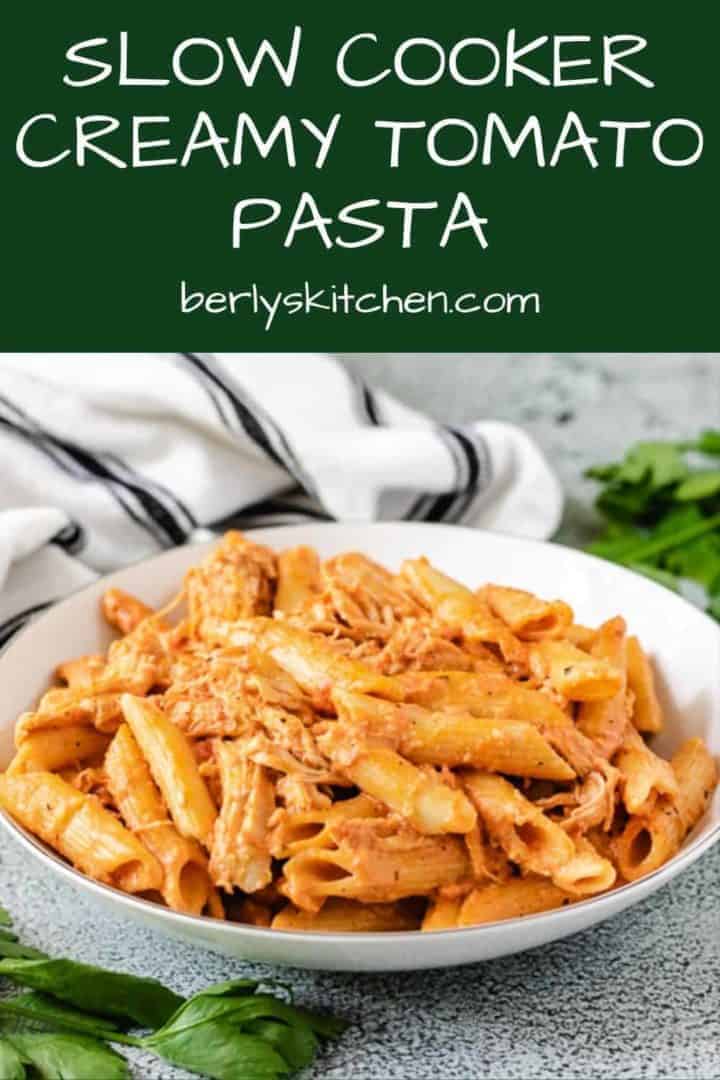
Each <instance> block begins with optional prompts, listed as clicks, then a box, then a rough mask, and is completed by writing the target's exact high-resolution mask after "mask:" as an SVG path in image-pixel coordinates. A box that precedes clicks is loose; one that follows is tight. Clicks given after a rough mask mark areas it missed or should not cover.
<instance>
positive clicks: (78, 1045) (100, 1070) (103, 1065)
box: [6, 1032, 130, 1080]
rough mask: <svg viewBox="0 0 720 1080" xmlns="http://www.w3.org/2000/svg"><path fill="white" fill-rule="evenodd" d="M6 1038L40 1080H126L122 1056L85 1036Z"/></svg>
mask: <svg viewBox="0 0 720 1080" xmlns="http://www.w3.org/2000/svg"><path fill="white" fill-rule="evenodd" d="M6 1039H7V1041H8V1042H9V1043H10V1045H11V1046H12V1047H13V1049H14V1050H15V1051H16V1053H17V1054H19V1056H20V1058H21V1059H22V1061H24V1062H25V1063H26V1064H28V1065H31V1066H32V1067H33V1068H34V1069H36V1070H37V1072H38V1073H39V1074H40V1076H41V1077H42V1078H43V1080H129V1077H130V1070H129V1069H128V1064H127V1062H126V1060H125V1058H124V1057H121V1056H120V1054H118V1053H116V1052H115V1051H114V1050H111V1049H110V1047H109V1046H105V1045H104V1043H101V1042H99V1041H98V1040H97V1039H90V1038H88V1037H87V1036H86V1035H59V1034H50V1033H38V1032H33V1033H30V1034H20V1035H8V1036H6Z"/></svg>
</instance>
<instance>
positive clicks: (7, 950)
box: [0, 938, 47, 960]
mask: <svg viewBox="0 0 720 1080" xmlns="http://www.w3.org/2000/svg"><path fill="white" fill-rule="evenodd" d="M0 956H6V957H8V958H10V959H12V960H45V959H47V954H46V953H44V952H40V950H39V949H33V948H31V947H30V946H29V945H20V944H19V943H18V942H17V941H9V940H7V939H5V938H0Z"/></svg>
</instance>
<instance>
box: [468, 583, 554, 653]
mask: <svg viewBox="0 0 720 1080" xmlns="http://www.w3.org/2000/svg"><path fill="white" fill-rule="evenodd" d="M479 595H480V596H481V597H482V598H483V599H484V600H486V601H487V603H488V604H489V605H490V610H491V611H492V612H493V614H494V615H497V616H498V617H499V618H500V619H502V621H503V622H504V623H506V625H507V626H509V627H510V629H511V630H512V632H513V634H516V635H517V636H518V637H519V638H521V639H522V640H523V641H541V640H543V639H545V638H557V637H561V636H562V635H563V634H564V633H565V632H566V631H567V629H568V627H569V626H570V625H571V623H572V621H573V611H572V608H571V607H569V606H568V605H567V604H565V603H564V602H563V601H562V600H552V601H549V600H541V599H540V598H539V597H537V596H534V595H533V594H532V593H529V592H525V591H524V590H523V589H509V588H507V586H504V585H486V586H485V588H484V589H481V590H479Z"/></svg>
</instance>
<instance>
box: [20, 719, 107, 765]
mask: <svg viewBox="0 0 720 1080" xmlns="http://www.w3.org/2000/svg"><path fill="white" fill-rule="evenodd" d="M109 742H110V736H109V735H105V734H103V733H102V732H100V731H96V730H95V728H92V727H86V726H85V725H84V724H70V725H68V726H67V727H59V728H51V729H50V730H47V731H43V730H39V731H33V732H30V734H29V735H28V736H27V738H25V739H23V741H22V742H21V744H20V747H19V749H18V751H17V753H16V754H15V757H14V758H13V759H12V761H11V762H10V764H9V766H8V770H7V771H8V774H9V775H17V774H18V773H24V772H60V771H62V770H63V769H69V768H72V767H73V766H78V765H80V764H81V763H82V762H87V761H88V760H90V759H93V758H100V759H101V758H102V755H103V753H104V751H105V750H106V749H107V747H108V744H109Z"/></svg>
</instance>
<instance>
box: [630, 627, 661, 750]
mask: <svg viewBox="0 0 720 1080" xmlns="http://www.w3.org/2000/svg"><path fill="white" fill-rule="evenodd" d="M627 677H628V686H629V688H630V690H631V692H632V694H633V699H634V704H633V711H632V722H633V724H634V725H635V727H636V728H637V730H638V731H642V732H648V733H652V732H655V731H662V728H663V716H662V709H661V707H660V702H659V700H658V696H657V693H656V692H655V680H654V678H653V673H652V668H651V667H650V661H649V660H648V658H647V656H646V655H645V652H644V651H643V647H642V645H641V644H640V642H639V641H638V639H637V638H636V637H629V638H628V640H627Z"/></svg>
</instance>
